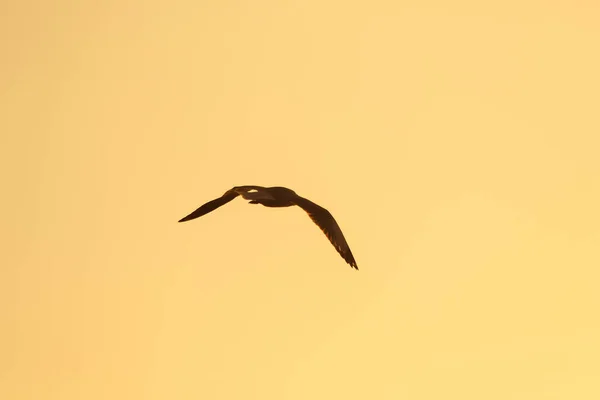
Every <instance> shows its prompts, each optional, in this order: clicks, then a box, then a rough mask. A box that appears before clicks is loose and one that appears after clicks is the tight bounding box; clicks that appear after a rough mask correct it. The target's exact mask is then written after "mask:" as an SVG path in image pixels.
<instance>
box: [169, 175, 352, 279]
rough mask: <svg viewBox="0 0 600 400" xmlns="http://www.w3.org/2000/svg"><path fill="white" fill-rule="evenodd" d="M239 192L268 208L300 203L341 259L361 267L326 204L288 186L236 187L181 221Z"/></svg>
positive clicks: (206, 211) (208, 210) (205, 210)
mask: <svg viewBox="0 0 600 400" xmlns="http://www.w3.org/2000/svg"><path fill="white" fill-rule="evenodd" d="M239 195H241V196H242V197H243V198H244V199H246V200H250V204H262V205H263V206H265V207H290V206H298V207H300V208H302V209H303V210H304V211H306V212H307V214H308V216H309V217H310V218H311V219H312V220H313V222H314V223H315V224H317V226H319V228H321V230H322V231H323V233H325V236H327V238H328V239H329V241H330V242H331V244H332V245H333V247H335V249H336V250H337V252H338V253H340V255H341V256H342V258H343V259H344V260H346V262H347V263H348V264H350V266H351V267H352V268H356V269H357V270H358V266H357V265H356V261H354V256H353V255H352V251H350V247H349V246H348V243H347V242H346V239H345V238H344V234H343V233H342V230H341V229H340V227H339V225H338V224H337V222H336V221H335V219H334V218H333V215H331V213H330V212H329V211H327V210H326V209H324V208H323V207H321V206H319V205H318V204H315V203H313V202H312V201H310V200H308V199H305V198H304V197H300V196H298V195H297V194H296V192H294V191H293V190H290V189H288V188H284V187H279V186H275V187H262V186H236V187H234V188H233V189H230V190H228V191H226V192H225V194H223V196H221V197H219V198H218V199H214V200H211V201H209V202H208V203H206V204H204V205H203V206H201V207H200V208H198V209H197V210H196V211H194V212H192V213H191V214H190V215H188V216H187V217H183V218H182V219H180V220H179V222H185V221H189V220H191V219H195V218H198V217H201V216H203V215H204V214H208V213H209V212H211V211H213V210H216V209H217V208H219V207H221V206H222V205H224V204H227V203H229V202H230V201H231V200H233V199H235V198H236V197H238V196H239Z"/></svg>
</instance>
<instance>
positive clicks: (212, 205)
mask: <svg viewBox="0 0 600 400" xmlns="http://www.w3.org/2000/svg"><path fill="white" fill-rule="evenodd" d="M238 196H239V193H238V192H237V191H236V188H233V189H230V190H228V191H226V192H225V194H223V196H221V197H219V198H218V199H214V200H211V201H209V202H208V203H205V204H203V205H202V206H200V207H199V208H198V209H196V210H195V211H194V212H192V213H191V214H190V215H188V216H186V217H183V218H181V219H180V220H179V221H178V222H185V221H189V220H191V219H195V218H198V217H201V216H203V215H204V214H208V213H209V212H211V211H214V210H216V209H217V208H219V207H221V206H222V205H224V204H227V203H229V202H230V201H231V200H233V199H235V198H236V197H238Z"/></svg>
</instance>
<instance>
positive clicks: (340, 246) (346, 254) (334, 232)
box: [294, 196, 358, 269]
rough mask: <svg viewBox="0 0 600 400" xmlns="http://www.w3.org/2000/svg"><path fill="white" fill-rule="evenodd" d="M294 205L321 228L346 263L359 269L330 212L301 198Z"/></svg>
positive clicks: (295, 200)
mask: <svg viewBox="0 0 600 400" xmlns="http://www.w3.org/2000/svg"><path fill="white" fill-rule="evenodd" d="M294 203H295V204H296V205H297V206H298V207H300V208H302V209H303V210H304V211H306V213H307V214H308V216H309V217H310V219H312V220H313V222H314V223H315V224H317V226H318V227H319V228H321V230H322V231H323V233H324V234H325V236H327V238H328V239H329V241H330V242H331V244H332V245H333V247H335V249H336V250H337V252H338V253H340V255H341V256H342V258H343V259H344V260H346V262H347V263H348V264H350V266H351V267H352V268H356V269H358V266H357V265H356V261H355V260H354V256H353V255H352V251H350V246H348V243H347V242H346V238H344V234H343V233H342V230H341V229H340V226H339V225H338V224H337V222H336V221H335V219H334V218H333V215H331V213H330V212H329V211H327V210H326V209H324V208H323V207H321V206H320V205H318V204H315V203H313V202H312V201H310V200H308V199H305V198H303V197H300V196H298V198H296V199H294Z"/></svg>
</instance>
